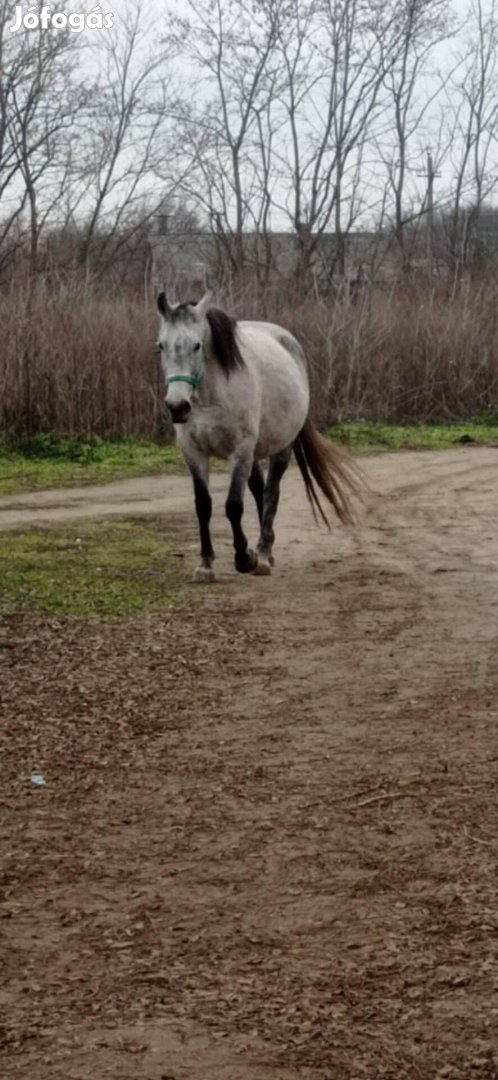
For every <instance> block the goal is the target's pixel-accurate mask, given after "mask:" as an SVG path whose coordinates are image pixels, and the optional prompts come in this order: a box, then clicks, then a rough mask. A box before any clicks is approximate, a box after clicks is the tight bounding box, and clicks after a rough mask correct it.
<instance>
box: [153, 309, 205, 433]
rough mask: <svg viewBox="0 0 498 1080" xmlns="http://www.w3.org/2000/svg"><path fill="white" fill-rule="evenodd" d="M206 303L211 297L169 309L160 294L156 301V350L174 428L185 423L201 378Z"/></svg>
mask: <svg viewBox="0 0 498 1080" xmlns="http://www.w3.org/2000/svg"><path fill="white" fill-rule="evenodd" d="M210 303H211V293H206V295H205V296H204V297H203V298H202V300H200V301H199V303H198V304H194V303H190V304H176V305H170V304H169V303H168V300H167V298H166V293H164V292H162V293H160V295H159V297H158V300H157V306H158V308H159V312H160V315H161V326H160V330H159V337H158V346H159V349H160V352H161V364H162V369H163V372H164V378H165V382H166V404H167V406H168V409H169V411H170V413H171V418H172V420H173V423H174V424H184V423H185V421H186V420H187V418H188V415H189V413H190V410H191V408H192V397H193V395H194V394H195V392H196V390H197V388H198V385H199V382H200V379H201V378H202V373H203V370H204V348H203V342H204V337H205V334H206V330H207V321H206V313H207V311H208V309H209V306H210Z"/></svg>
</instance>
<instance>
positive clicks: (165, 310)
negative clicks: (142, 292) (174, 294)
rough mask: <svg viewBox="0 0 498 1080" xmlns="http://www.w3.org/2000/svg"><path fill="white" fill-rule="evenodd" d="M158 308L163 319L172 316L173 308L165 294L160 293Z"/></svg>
mask: <svg viewBox="0 0 498 1080" xmlns="http://www.w3.org/2000/svg"><path fill="white" fill-rule="evenodd" d="M157 306H158V308H159V311H160V313H161V315H162V317H163V319H168V318H169V317H170V315H171V308H170V306H169V304H168V298H167V296H166V293H165V292H160V293H159V296H158V298H157Z"/></svg>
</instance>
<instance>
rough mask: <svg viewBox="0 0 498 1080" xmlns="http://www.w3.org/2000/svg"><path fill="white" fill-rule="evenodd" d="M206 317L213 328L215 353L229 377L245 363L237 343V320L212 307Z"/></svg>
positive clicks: (212, 335)
mask: <svg viewBox="0 0 498 1080" xmlns="http://www.w3.org/2000/svg"><path fill="white" fill-rule="evenodd" d="M206 319H207V321H208V323H209V326H210V328H211V337H212V345H213V352H214V355H215V357H216V359H217V361H218V363H219V365H220V367H221V368H223V371H224V372H225V374H226V376H227V377H228V376H229V375H230V372H231V371H236V370H237V368H238V367H242V366H243V363H244V361H243V359H242V355H241V352H240V349H239V346H238V344H237V338H236V330H237V321H236V319H232V317H231V315H227V314H226V312H224V311H221V309H220V308H210V310H209V311H208V313H207V315H206Z"/></svg>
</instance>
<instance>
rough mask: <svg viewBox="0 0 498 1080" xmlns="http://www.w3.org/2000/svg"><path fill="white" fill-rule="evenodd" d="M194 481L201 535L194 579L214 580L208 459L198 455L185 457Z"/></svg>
mask: <svg viewBox="0 0 498 1080" xmlns="http://www.w3.org/2000/svg"><path fill="white" fill-rule="evenodd" d="M186 461H187V465H188V467H189V469H190V473H191V476H192V480H193V482H194V495H195V509H196V511H197V519H198V522H199V532H200V537H201V562H200V566H198V567H197V570H196V572H195V577H196V581H214V570H213V562H214V551H213V545H212V544H211V533H210V530H209V522H210V520H211V511H212V500H211V496H210V494H209V486H208V485H209V461H208V458H204V457H202V458H201V457H199V458H196V459H195V460H194V459H193V458H191V457H188V458H186Z"/></svg>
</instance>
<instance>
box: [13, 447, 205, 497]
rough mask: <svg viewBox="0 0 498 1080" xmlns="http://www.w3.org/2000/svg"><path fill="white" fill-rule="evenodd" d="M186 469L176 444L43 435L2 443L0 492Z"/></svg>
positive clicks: (66, 485) (62, 485) (73, 485)
mask: <svg viewBox="0 0 498 1080" xmlns="http://www.w3.org/2000/svg"><path fill="white" fill-rule="evenodd" d="M183 468H184V465H183V459H182V456H181V454H180V452H179V450H178V449H177V448H176V446H169V445H160V444H159V443H153V442H142V441H141V440H139V439H132V438H129V439H99V438H93V439H77V438H75V439H56V438H54V437H53V436H51V435H40V436H38V437H37V438H36V439H34V440H33V441H31V442H29V443H27V444H25V445H23V446H16V447H15V448H10V447H9V446H8V444H7V443H6V442H3V443H0V495H14V494H17V493H18V492H23V491H40V490H46V489H48V488H63V487H76V486H79V485H85V484H105V483H110V482H111V481H112V480H121V479H123V478H125V477H128V476H145V475H149V476H150V475H151V474H153V473H162V472H172V471H178V470H182V469H183Z"/></svg>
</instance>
